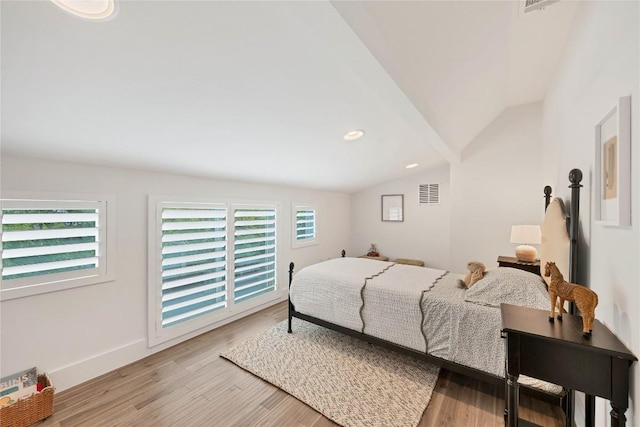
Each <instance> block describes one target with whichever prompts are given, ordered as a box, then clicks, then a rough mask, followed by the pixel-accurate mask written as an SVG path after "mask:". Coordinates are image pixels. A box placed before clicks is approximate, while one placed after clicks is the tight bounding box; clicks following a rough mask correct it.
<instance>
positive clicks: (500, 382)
mask: <svg viewBox="0 0 640 427" xmlns="http://www.w3.org/2000/svg"><path fill="white" fill-rule="evenodd" d="M569 181H570V182H571V185H569V188H571V202H570V205H569V215H568V217H567V230H568V233H569V239H570V250H569V264H570V273H569V280H570V281H574V280H575V278H576V275H577V271H578V265H577V261H578V233H579V221H580V217H579V210H580V187H582V185H581V184H580V181H582V172H581V171H580V169H573V170H571V172H570V173H569ZM544 198H545V210H546V209H547V206H549V203H550V201H551V187H550V186H546V187H545V188H544ZM342 256H343V257H344V256H345V251H344V250H343V251H342ZM293 269H294V263H293V262H291V263H289V288H290V287H291V282H292V280H293ZM294 317H296V318H298V319H302V320H306V321H307V322H311V323H314V324H316V325H319V326H323V327H325V328H328V329H331V330H334V331H338V332H341V333H343V334H346V335H349V336H352V337H356V338H359V339H362V340H364V341H367V342H369V343H371V344H375V345H378V346H380V347H384V348H387V349H391V350H393V351H396V352H398V353H401V354H405V355H408V356H411V357H415V358H417V359H419V360H424V361H426V362H428V363H431V364H433V365H437V366H440V367H442V368H444V369H448V370H450V371H453V372H456V373H459V374H462V375H465V376H468V377H471V378H474V379H477V380H480V381H483V382H486V383H489V384H494V385H497V386H504V384H505V382H504V381H505V380H504V378H503V377H500V376H497V375H493V374H489V373H487V372H484V371H481V370H479V369H475V368H471V367H469V366H465V365H461V364H459V363H455V362H451V361H449V360H446V359H443V358H440V357H436V356H432V355H430V354H427V353H424V352H420V351H417V350H413V349H411V348H408V347H404V346H401V345H398V344H395V343H392V342H390V341H387V340H383V339H380V338H376V337H374V336H371V335H367V334H364V333H362V332H358V331H355V330H353V329H349V328H345V327H343V326H339V325H336V324H333V323H331V322H327V321H325V320H322V319H318V318H317V317H313V316H309V315H306V314H303V313H299V312H297V311H296V310H295V307H294V305H293V303H292V302H291V297H290V296H289V324H288V332H289V333H292V329H291V321H292V319H293V318H294ZM499 390H501V392H504V387H499ZM522 392H523V393H526V394H528V395H529V396H532V397H535V398H538V399H540V400H543V401H546V402H550V403H553V404H556V405H558V406H561V407H563V408H565V409H566V408H567V404H569V405H571V406H573V405H572V401H573V396H571V395H570V394H568V393H563V394H562V395H554V394H550V393H545V392H543V391H540V390H536V389H533V388H530V387H526V386H522ZM567 398H568V401H567ZM569 402H571V403H569Z"/></svg>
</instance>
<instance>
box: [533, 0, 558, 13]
mask: <svg viewBox="0 0 640 427" xmlns="http://www.w3.org/2000/svg"><path fill="white" fill-rule="evenodd" d="M557 1H560V0H524V13H527V12H532V11H534V10H540V9H544V8H545V7H546V6H549V5H550V4H551V3H555V2H557Z"/></svg>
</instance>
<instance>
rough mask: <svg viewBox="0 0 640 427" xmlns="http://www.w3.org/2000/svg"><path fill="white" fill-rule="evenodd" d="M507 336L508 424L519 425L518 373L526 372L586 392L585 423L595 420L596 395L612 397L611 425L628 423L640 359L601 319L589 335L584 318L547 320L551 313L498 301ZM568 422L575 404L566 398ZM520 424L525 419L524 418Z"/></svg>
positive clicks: (605, 397)
mask: <svg viewBox="0 0 640 427" xmlns="http://www.w3.org/2000/svg"><path fill="white" fill-rule="evenodd" d="M500 313H501V316H502V336H503V337H504V338H506V340H507V345H506V354H505V356H506V357H505V360H506V375H505V377H506V378H505V381H506V386H507V387H506V391H507V395H506V399H505V403H506V411H505V412H506V415H507V419H506V421H507V426H508V427H516V426H518V401H519V393H518V391H519V388H520V387H519V385H518V377H519V376H520V375H521V374H522V375H527V376H530V377H533V378H538V379H542V380H544V381H549V382H551V383H554V384H558V385H561V386H563V387H564V388H565V389H567V390H579V391H582V392H584V393H585V395H586V396H585V424H586V425H587V426H588V427H592V426H594V425H595V409H596V407H595V397H594V396H599V397H602V398H604V399H608V400H610V401H611V412H610V415H611V424H610V425H612V426H624V425H625V422H626V417H625V412H626V410H627V407H628V406H629V404H628V400H629V371H630V369H631V364H632V363H633V362H635V361H636V360H638V358H637V357H636V356H635V355H634V354H633V353H631V351H629V349H628V348H627V347H626V346H625V345H624V344H623V343H622V342H621V341H620V340H619V339H618V338H617V337H616V336H615V335H614V334H613V333H612V332H611V331H610V330H609V329H608V328H607V327H606V326H604V325H603V324H602V323H601V322H600V321H599V320H598V319H596V320H594V322H593V334H592V335H591V337H590V338H585V337H583V336H582V317H580V316H573V315H571V314H565V315H564V316H562V317H563V320H562V321H559V320H555V321H554V322H549V312H548V311H546V310H537V309H535V308H529V307H519V306H515V305H509V304H500ZM566 405H567V406H566V407H565V414H566V416H567V419H566V425H567V426H573V411H574V409H573V403H572V399H571V397H570V396H569V397H568V398H567V399H566ZM520 425H521V426H522V423H520Z"/></svg>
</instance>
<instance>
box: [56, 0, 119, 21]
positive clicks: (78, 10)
mask: <svg viewBox="0 0 640 427" xmlns="http://www.w3.org/2000/svg"><path fill="white" fill-rule="evenodd" d="M51 2H52V3H53V4H55V5H56V6H58V7H59V8H60V9H62V10H64V11H65V12H68V13H70V14H72V15H75V16H79V17H80V18H85V19H90V20H92V21H104V20H106V19H109V18H111V17H113V16H114V15H115V12H116V3H115V0H51Z"/></svg>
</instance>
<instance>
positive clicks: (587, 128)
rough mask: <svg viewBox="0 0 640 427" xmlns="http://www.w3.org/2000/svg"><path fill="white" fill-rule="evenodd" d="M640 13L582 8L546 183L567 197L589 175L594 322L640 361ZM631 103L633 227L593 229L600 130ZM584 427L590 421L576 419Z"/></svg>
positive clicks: (601, 404)
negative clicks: (578, 174)
mask: <svg viewBox="0 0 640 427" xmlns="http://www.w3.org/2000/svg"><path fill="white" fill-rule="evenodd" d="M639 23H640V7H639V3H638V2H613V1H612V2H583V3H582V4H581V6H580V8H579V10H578V13H577V15H576V17H575V21H574V23H573V27H572V30H571V35H570V39H569V44H568V46H567V49H566V53H565V55H564V57H563V61H562V63H561V66H560V68H559V69H558V72H557V74H556V76H555V78H554V81H553V84H552V87H551V89H550V91H549V93H548V94H547V97H546V99H545V103H544V112H543V136H544V138H543V140H544V146H543V152H544V159H545V161H544V162H543V163H542V165H543V175H544V178H545V179H546V180H548V181H549V182H553V183H555V186H556V187H557V188H558V190H559V194H560V195H562V196H563V197H564V198H568V197H569V190H568V189H567V188H566V185H564V183H565V182H566V179H565V177H566V173H567V171H569V170H570V169H572V168H575V167H577V168H580V169H582V172H583V174H584V177H585V178H584V180H583V182H582V183H583V185H584V188H583V190H582V195H583V198H582V202H581V231H582V235H583V236H582V237H583V238H582V239H581V240H582V244H581V246H580V248H579V251H580V253H581V256H580V258H581V260H582V261H583V262H582V264H581V270H583V271H582V272H581V274H580V275H579V278H580V277H581V278H584V279H585V281H587V282H588V283H586V284H587V285H588V286H590V287H591V288H592V289H593V290H594V291H596V292H597V293H598V297H599V304H598V307H597V308H596V318H598V319H599V320H601V321H602V322H603V323H604V324H605V325H607V326H608V327H609V329H611V330H612V331H613V332H614V333H616V334H617V335H618V337H619V338H620V339H621V340H622V341H623V342H624V343H625V344H626V345H627V346H628V347H629V348H630V349H631V350H632V351H633V352H634V353H635V355H636V356H638V355H640V271H639V265H640V262H639V261H640V209H639V207H640V206H639V205H638V196H639V195H640V192H639V191H638V188H640V150H639V147H640V137H639V136H638V135H639V132H640V127H639V122H638V117H639V115H638V111H640V102H639V101H640V93H639V85H640V77H639V76H640V66H639V55H640V43H639V39H640V31H639V25H640V24H639ZM626 95H631V100H632V106H631V112H632V130H631V137H632V141H631V147H632V148H631V169H632V178H631V187H632V196H631V200H632V209H631V215H632V217H631V222H632V225H631V227H625V228H612V227H604V226H601V225H598V224H594V222H593V214H592V212H593V174H594V144H595V141H594V134H595V125H596V124H597V123H598V122H599V121H600V120H601V119H602V118H603V117H604V116H605V115H606V114H607V113H608V112H609V111H610V110H611V109H612V108H613V107H614V106H615V105H616V103H617V100H618V98H619V97H622V96H626ZM639 372H640V371H639V370H638V364H637V363H635V364H634V366H633V368H632V380H631V381H632V385H631V388H632V391H631V409H630V410H629V411H627V418H628V422H627V425H634V426H637V425H640V415H639V414H640V395H639V394H638V393H640V373H639ZM609 410H610V407H609V405H608V403H606V402H605V401H603V400H600V399H598V403H597V409H596V425H602V426H604V425H609V424H608V423H609V420H608V413H609ZM576 419H577V420H580V421H581V422H583V420H584V416H583V414H581V413H580V412H577V413H576Z"/></svg>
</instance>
